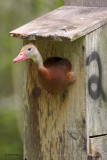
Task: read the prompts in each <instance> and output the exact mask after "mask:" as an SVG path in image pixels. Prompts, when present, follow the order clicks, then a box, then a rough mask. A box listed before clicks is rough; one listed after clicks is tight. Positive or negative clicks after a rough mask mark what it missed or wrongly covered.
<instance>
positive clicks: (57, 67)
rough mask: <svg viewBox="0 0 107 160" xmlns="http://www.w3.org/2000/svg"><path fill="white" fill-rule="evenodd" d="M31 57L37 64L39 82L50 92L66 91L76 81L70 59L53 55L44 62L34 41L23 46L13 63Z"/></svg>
mask: <svg viewBox="0 0 107 160" xmlns="http://www.w3.org/2000/svg"><path fill="white" fill-rule="evenodd" d="M28 58H31V59H32V60H33V61H34V62H35V63H36V64H37V70H38V82H39V84H40V86H41V87H42V88H43V89H44V90H46V91H47V92H48V93H58V92H61V91H64V90H65V88H67V87H68V86H69V85H71V84H73V83H74V82H75V75H74V72H71V70H72V64H71V62H70V61H69V60H68V59H63V58H60V57H51V58H48V59H46V60H45V61H44V62H43V59H42V56H41V54H40V52H39V51H38V49H37V47H36V46H35V45H34V44H33V43H29V44H27V45H25V46H23V47H22V49H21V51H20V53H19V55H18V56H17V57H16V58H14V59H13V63H16V62H19V61H21V60H26V59H28Z"/></svg>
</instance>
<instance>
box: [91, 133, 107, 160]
mask: <svg viewBox="0 0 107 160" xmlns="http://www.w3.org/2000/svg"><path fill="white" fill-rule="evenodd" d="M90 146H91V149H90V153H91V155H92V157H93V158H94V159H95V158H98V159H99V160H107V136H99V137H94V138H90Z"/></svg>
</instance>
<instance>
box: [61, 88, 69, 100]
mask: <svg viewBox="0 0 107 160" xmlns="http://www.w3.org/2000/svg"><path fill="white" fill-rule="evenodd" d="M67 96H68V89H65V91H64V92H63V93H62V94H61V101H62V102H63V103H64V101H65V100H66V98H67Z"/></svg>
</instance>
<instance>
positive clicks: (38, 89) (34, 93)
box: [32, 87, 41, 97]
mask: <svg viewBox="0 0 107 160" xmlns="http://www.w3.org/2000/svg"><path fill="white" fill-rule="evenodd" d="M32 94H33V95H34V96H36V97H39V96H40V94H41V89H40V88H39V87H35V88H34V89H33V91H32Z"/></svg>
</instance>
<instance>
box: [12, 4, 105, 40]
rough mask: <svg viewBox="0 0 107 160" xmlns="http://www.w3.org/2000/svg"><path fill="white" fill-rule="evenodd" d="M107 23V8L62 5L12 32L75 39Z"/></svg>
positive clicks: (30, 38) (56, 38)
mask: <svg viewBox="0 0 107 160" xmlns="http://www.w3.org/2000/svg"><path fill="white" fill-rule="evenodd" d="M105 23H107V8H106V7H105V8H97V7H96V8H90V7H73V6H63V7H60V8H58V9H56V10H54V11H52V12H50V13H48V14H46V15H44V16H42V17H40V18H38V19H36V20H34V21H32V22H30V23H28V24H26V25H24V26H22V27H20V28H18V29H16V30H14V31H12V32H10V36H11V37H19V38H23V39H24V38H25V39H29V40H41V39H48V40H54V41H73V40H76V39H78V38H80V37H82V36H84V35H86V34H88V33H90V32H91V31H93V30H95V29H97V28H99V27H100V26H102V25H104V24H105Z"/></svg>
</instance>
